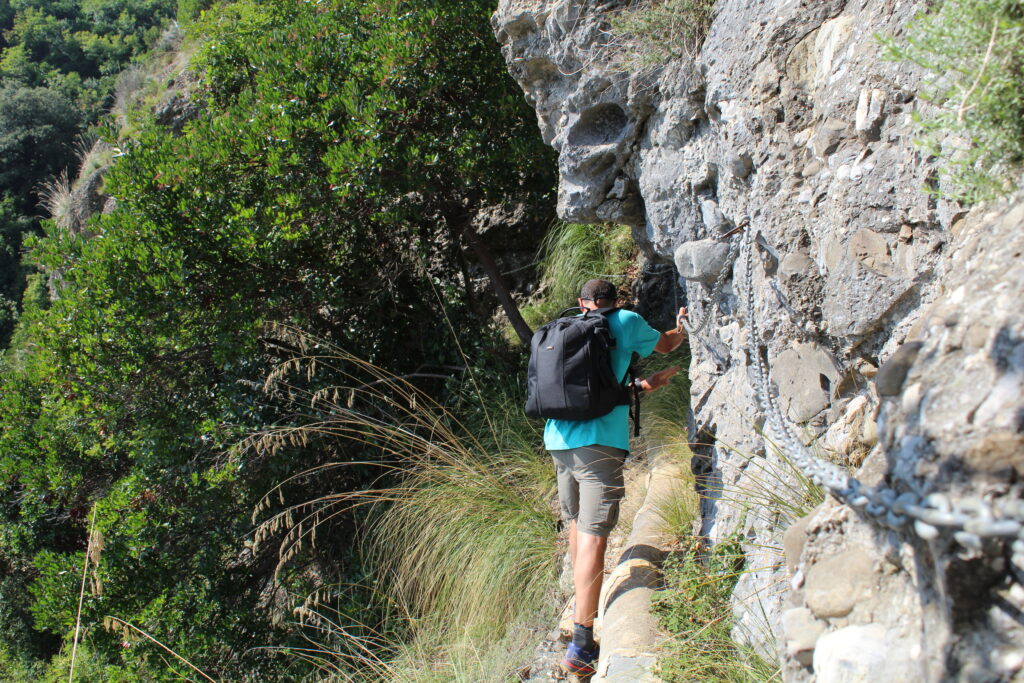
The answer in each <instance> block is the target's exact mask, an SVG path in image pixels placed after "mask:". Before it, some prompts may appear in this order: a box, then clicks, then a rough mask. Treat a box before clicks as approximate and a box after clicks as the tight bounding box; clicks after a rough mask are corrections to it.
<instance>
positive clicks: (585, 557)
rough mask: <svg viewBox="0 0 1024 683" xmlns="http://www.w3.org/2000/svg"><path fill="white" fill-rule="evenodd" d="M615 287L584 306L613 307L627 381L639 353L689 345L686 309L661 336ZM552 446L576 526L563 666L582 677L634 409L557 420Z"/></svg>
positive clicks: (619, 376)
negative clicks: (623, 304) (620, 303)
mask: <svg viewBox="0 0 1024 683" xmlns="http://www.w3.org/2000/svg"><path fill="white" fill-rule="evenodd" d="M617 299H618V296H617V294H616V291H615V287H614V285H612V284H611V283H610V282H607V281H605V280H589V281H588V282H587V283H586V284H584V285H583V288H582V290H581V292H580V296H579V305H580V308H582V309H583V310H584V311H594V310H597V309H601V308H611V309H613V310H612V311H610V312H608V313H607V321H608V327H609V330H610V332H611V337H612V339H614V340H615V346H614V348H613V349H612V350H611V364H612V371H613V374H614V375H615V378H616V380H617V381H618V382H620V383H621V382H623V381H624V379H625V377H626V372H627V370H628V368H629V364H630V361H631V360H632V356H633V354H634V353H637V354H639V355H640V357H642V358H646V357H647V356H649V355H651V352H653V351H657V352H659V353H669V352H671V351H674V350H676V349H677V348H678V347H679V345H680V344H682V343H683V341H684V340H685V339H686V337H687V335H686V332H685V330H683V328H682V320H683V319H684V318H685V316H686V309H685V308H680V309H679V317H678V318H677V320H676V328H675V329H673V330H669V331H667V332H658V331H657V330H655V329H654V328H652V327H651V326H650V325H648V324H647V321H645V320H644V319H643V318H642V317H640V316H639V315H637V314H636V313H634V312H632V311H628V310H625V309H621V308H617V307H616V302H617ZM678 371H679V366H678V365H677V366H673V367H671V368H667V369H665V370H661V371H659V372H655V373H654V374H652V375H651V376H649V377H647V378H646V379H637V380H636V382H637V388H638V389H639V390H641V391H645V392H646V391H654V390H655V389H657V388H659V387H662V386H665V385H666V384H668V382H669V380H670V379H671V378H672V376H673V375H675V374H676V373H677V372H678ZM544 447H545V448H546V449H547V450H549V451H551V456H552V458H553V459H554V463H555V471H556V475H557V478H558V501H559V504H560V506H561V510H562V517H563V518H564V519H565V520H568V522H569V554H570V557H571V558H572V567H573V584H574V586H575V591H576V606H575V613H574V617H573V621H574V624H573V634H572V642H570V643H569V646H568V650H567V652H566V654H565V658H564V659H563V660H562V666H563V667H564V668H565V669H567V670H568V671H570V672H572V673H575V674H577V675H579V676H590V675H592V674H593V673H594V671H595V668H596V664H597V658H598V646H597V644H596V643H595V642H594V618H595V617H596V616H597V607H598V605H597V603H598V599H599V597H600V595H601V581H602V579H603V577H604V554H605V549H606V548H607V545H608V534H609V533H610V532H611V530H612V528H613V527H614V526H615V523H616V522H617V521H618V517H619V501H620V500H621V499H622V496H623V494H624V493H625V487H624V483H623V475H622V468H623V463H624V461H625V458H626V455H627V453H628V451H629V406H628V405H619V406H616V407H615V408H613V409H612V411H611V412H610V413H608V414H606V415H604V416H602V417H598V418H594V419H590V420H558V419H550V420H548V421H547V424H546V425H545V428H544Z"/></svg>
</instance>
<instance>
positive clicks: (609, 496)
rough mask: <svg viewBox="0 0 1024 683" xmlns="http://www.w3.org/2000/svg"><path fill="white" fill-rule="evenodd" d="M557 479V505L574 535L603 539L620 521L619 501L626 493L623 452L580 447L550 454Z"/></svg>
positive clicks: (594, 447) (599, 447) (608, 448)
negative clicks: (574, 526) (573, 528)
mask: <svg viewBox="0 0 1024 683" xmlns="http://www.w3.org/2000/svg"><path fill="white" fill-rule="evenodd" d="M551 457H552V458H553V459H554V461H555V475H556V476H557V477H558V502H559V503H560V504H561V507H562V517H563V518H564V519H565V520H566V521H571V520H574V519H575V520H576V529H577V531H582V532H583V533H587V534H591V535H593V536H601V537H605V536H607V535H608V534H609V533H611V530H612V529H613V528H614V527H615V523H616V522H618V521H619V501H620V500H622V496H623V495H624V494H625V492H626V489H625V486H624V485H623V480H622V464H623V462H625V460H626V451H624V450H622V449H621V448H612V447H611V446H597V445H594V446H582V447H580V448H572V449H569V450H565V451H551Z"/></svg>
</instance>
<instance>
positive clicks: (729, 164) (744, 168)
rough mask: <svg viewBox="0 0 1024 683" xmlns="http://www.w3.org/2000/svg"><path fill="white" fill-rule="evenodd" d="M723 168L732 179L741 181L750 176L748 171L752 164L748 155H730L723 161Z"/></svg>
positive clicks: (752, 166)
mask: <svg viewBox="0 0 1024 683" xmlns="http://www.w3.org/2000/svg"><path fill="white" fill-rule="evenodd" d="M725 166H726V168H728V169H729V172H730V173H732V175H733V177H735V178H739V179H740V180H742V179H744V178H746V177H747V176H748V175H750V171H751V170H752V169H753V168H754V162H753V160H752V159H751V158H750V155H749V154H745V153H744V154H736V153H730V154H729V156H727V157H726V159H725Z"/></svg>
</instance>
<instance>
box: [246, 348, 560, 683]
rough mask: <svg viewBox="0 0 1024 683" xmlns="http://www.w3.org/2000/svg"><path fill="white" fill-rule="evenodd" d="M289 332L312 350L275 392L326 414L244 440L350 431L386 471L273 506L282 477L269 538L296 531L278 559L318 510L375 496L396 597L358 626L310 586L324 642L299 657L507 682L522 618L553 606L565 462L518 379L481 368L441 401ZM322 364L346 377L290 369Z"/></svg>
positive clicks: (319, 517) (409, 675) (344, 675)
mask: <svg viewBox="0 0 1024 683" xmlns="http://www.w3.org/2000/svg"><path fill="white" fill-rule="evenodd" d="M281 333H282V338H284V339H286V340H287V341H289V342H290V343H292V345H293V346H294V347H296V348H301V349H310V350H312V349H316V350H317V353H316V355H304V356H300V357H296V358H295V359H293V360H291V361H289V362H287V363H285V364H284V365H282V366H281V368H280V371H279V372H278V373H275V374H274V375H273V376H272V377H271V378H270V379H269V380H268V383H267V388H268V391H270V392H274V393H277V394H287V395H290V396H295V397H297V398H298V397H303V396H304V397H305V398H304V399H303V400H305V402H306V404H307V405H306V407H305V410H306V411H315V412H316V413H317V414H318V415H319V416H320V418H319V419H317V420H315V421H311V422H310V423H309V424H308V425H306V426H299V427H294V426H291V427H285V428H272V429H267V430H264V431H263V432H260V433H258V434H255V435H253V436H252V437H251V438H250V439H248V440H247V442H245V443H243V444H242V445H241V446H240V448H241V449H242V450H248V449H254V450H256V451H258V452H265V451H272V450H274V449H277V448H283V447H287V446H289V445H295V444H302V443H311V442H314V441H322V440H325V439H327V440H329V439H345V440H350V441H356V442H358V443H361V444H363V445H364V446H366V447H367V449H368V452H370V453H373V452H377V453H379V457H380V460H379V464H380V466H381V468H382V470H383V471H384V472H385V473H384V475H383V476H382V477H381V479H380V480H379V483H380V485H379V486H376V487H373V488H372V489H369V490H358V491H343V492H338V493H334V494H330V495H327V496H323V497H321V498H318V499H315V500H310V501H307V502H304V503H300V504H298V505H293V506H290V507H287V508H285V509H279V511H278V512H276V513H274V514H271V515H264V514H263V511H264V510H268V509H270V508H271V507H274V505H273V501H274V500H275V499H279V497H280V496H281V488H280V487H279V488H277V489H275V490H274V491H272V492H271V493H270V494H268V496H267V497H266V498H265V499H264V501H263V502H262V503H261V505H260V508H259V509H258V510H257V513H256V516H257V517H259V516H263V517H264V518H263V519H262V521H261V522H260V523H259V525H258V529H257V542H258V543H259V542H264V541H265V540H270V539H273V538H278V537H279V535H278V536H275V534H277V531H278V530H279V529H282V528H283V529H286V530H287V533H286V534H285V535H284V537H283V540H281V542H280V543H281V545H280V555H279V557H280V561H281V563H282V566H283V565H284V564H285V563H288V562H289V561H291V559H292V558H294V557H297V556H299V555H301V553H302V549H303V547H305V546H308V545H310V544H312V543H314V542H315V535H316V528H317V526H318V525H319V524H321V523H322V522H324V521H328V520H330V519H332V518H334V517H336V516H338V515H341V514H343V513H344V512H345V511H348V510H351V509H353V508H356V507H360V506H362V507H365V508H367V509H368V510H369V514H368V515H367V516H366V519H367V529H366V531H365V534H364V538H365V542H364V548H365V550H366V556H367V557H368V574H370V575H372V576H376V577H377V580H376V585H375V586H373V587H372V592H373V593H374V594H375V595H379V596H382V599H383V600H384V601H386V602H387V604H389V605H391V607H390V608H389V609H388V610H387V611H388V615H387V617H386V618H385V619H384V620H383V621H380V622H378V623H375V624H367V625H363V624H359V625H358V626H352V625H351V616H352V615H351V614H348V616H346V617H341V616H330V615H328V612H327V610H326V609H325V608H324V607H323V606H322V605H320V604H318V601H316V600H314V601H313V602H312V603H309V604H306V605H304V606H303V608H302V609H303V613H304V615H305V618H307V621H308V622H309V623H310V624H312V625H313V626H314V627H315V633H314V634H313V636H311V641H313V647H311V649H310V651H309V652H306V653H303V655H302V656H304V657H307V658H309V659H312V660H315V661H317V662H318V664H320V665H321V666H322V667H323V668H324V670H326V671H331V672H332V675H333V676H334V678H332V680H339V681H341V680H345V681H347V680H375V681H376V680H379V681H403V682H406V683H409V682H414V681H415V682H423V683H428V682H431V681H462V680H464V681H491V680H494V681H502V680H506V679H507V678H508V676H509V675H510V674H511V671H512V668H514V665H515V664H516V663H517V662H516V661H515V660H516V659H517V658H518V656H519V653H520V652H521V651H522V650H523V649H526V646H525V644H524V645H523V646H522V647H520V646H517V645H515V644H514V643H515V642H518V641H517V639H521V637H522V634H520V633H518V632H517V631H516V630H515V629H514V628H513V627H515V626H516V625H517V624H521V623H523V622H524V621H526V620H528V619H529V618H530V617H532V616H534V615H535V614H536V613H537V612H538V611H539V610H542V609H543V607H544V603H545V598H546V597H547V596H548V595H549V593H550V592H551V591H552V590H553V588H554V585H555V581H556V577H557V565H558V556H557V554H556V552H555V540H556V538H555V536H556V527H555V517H554V513H553V511H552V508H551V505H550V503H549V500H550V497H551V494H552V492H553V489H554V473H553V471H552V468H551V465H550V462H549V461H548V460H547V459H545V458H541V457H540V455H539V454H538V453H537V451H536V446H537V444H539V443H540V435H539V434H538V433H537V431H536V428H535V427H534V426H533V425H532V424H531V423H530V422H529V421H528V420H527V419H526V417H525V415H523V413H522V409H521V404H522V397H521V396H520V395H519V393H520V392H521V388H520V387H518V386H517V385H514V384H512V385H509V384H502V383H501V382H498V381H493V382H481V383H480V384H478V383H477V382H476V381H475V380H474V379H473V378H472V377H470V378H469V380H470V381H469V382H468V385H469V386H470V387H471V389H469V390H467V391H465V392H464V393H463V395H461V396H460V397H459V400H458V402H457V403H456V405H455V406H454V407H452V406H448V407H446V406H442V405H440V404H439V403H437V402H436V401H435V400H433V399H432V398H431V397H430V396H429V395H428V394H427V393H426V392H424V391H423V390H421V389H419V388H417V387H415V386H414V385H413V384H411V383H410V382H409V381H408V380H406V379H404V378H401V377H397V376H395V375H392V374H390V373H388V372H386V371H384V370H382V369H380V368H378V367H376V366H373V365H372V364H370V363H366V362H364V361H361V360H359V359H358V358H356V357H354V356H352V355H351V354H348V353H346V352H344V351H342V350H341V349H338V348H336V347H333V346H331V345H330V344H329V343H327V342H324V341H323V340H313V339H310V338H307V337H305V336H304V335H302V334H301V333H298V332H297V331H295V330H290V329H283V330H281ZM317 366H319V367H327V366H330V367H332V368H334V370H335V372H340V373H341V376H342V377H344V378H346V379H347V380H349V381H348V382H346V384H345V386H340V385H339V386H331V387H326V388H321V389H318V390H316V391H309V390H307V389H303V388H302V387H301V386H300V385H299V384H296V383H294V382H293V378H296V377H298V378H301V377H303V376H306V377H309V376H310V375H309V374H308V373H309V372H312V370H311V368H316V367H317ZM481 386H485V387H486V390H483V389H481ZM296 407H297V408H299V407H300V406H298V405H297V406H296ZM378 409H379V410H378ZM457 415H459V416H465V417H464V419H460V417H457ZM357 464H359V463H357ZM361 464H365V463H361ZM351 465H352V464H351V463H350V464H349V465H348V466H351ZM343 466H346V465H343V464H338V465H332V466H328V467H320V468H317V469H316V470H314V471H311V472H303V473H300V474H299V475H296V477H293V478H292V480H294V479H301V478H303V477H309V476H316V475H318V474H319V473H323V474H327V473H328V472H329V471H330V470H331V469H333V468H335V467H343ZM289 481H291V480H289ZM288 483H289V482H283V483H282V486H285V485H287V484H288ZM339 615H340V612H339ZM346 620H348V622H349V625H347V626H346Z"/></svg>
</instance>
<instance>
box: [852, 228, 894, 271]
mask: <svg viewBox="0 0 1024 683" xmlns="http://www.w3.org/2000/svg"><path fill="white" fill-rule="evenodd" d="M849 250H850V256H852V257H853V258H855V259H856V260H857V261H858V262H859V263H860V264H861V265H862V266H864V267H865V268H867V269H868V270H870V271H872V272H875V273H878V274H879V275H892V274H893V271H894V267H893V262H892V254H891V252H890V250H889V243H888V242H887V241H886V239H885V238H884V237H882V236H881V235H879V234H878V233H877V232H875V231H873V230H868V229H867V228H861V229H860V230H858V231H857V234H855V235H854V236H853V238H852V239H851V240H850V246H849Z"/></svg>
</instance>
